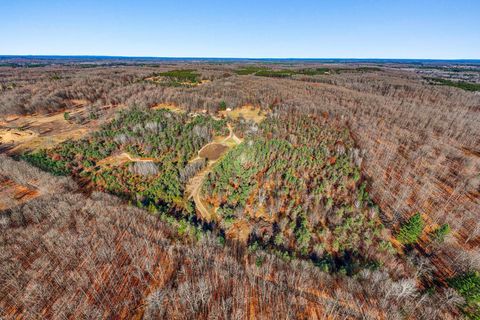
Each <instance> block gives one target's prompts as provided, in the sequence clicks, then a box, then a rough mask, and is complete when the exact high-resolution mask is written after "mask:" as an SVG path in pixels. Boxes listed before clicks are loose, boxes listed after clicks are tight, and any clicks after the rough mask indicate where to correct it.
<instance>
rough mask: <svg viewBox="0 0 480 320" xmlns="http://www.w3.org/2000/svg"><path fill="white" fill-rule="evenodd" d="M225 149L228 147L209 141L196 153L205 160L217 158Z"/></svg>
mask: <svg viewBox="0 0 480 320" xmlns="http://www.w3.org/2000/svg"><path fill="white" fill-rule="evenodd" d="M227 150H228V147H227V146H225V145H223V144H220V143H211V144H208V145H206V146H205V147H203V148H202V149H201V150H200V151H199V152H198V155H199V157H201V158H206V159H207V160H217V159H218V158H220V156H221V155H222V154H224V153H225V151H227Z"/></svg>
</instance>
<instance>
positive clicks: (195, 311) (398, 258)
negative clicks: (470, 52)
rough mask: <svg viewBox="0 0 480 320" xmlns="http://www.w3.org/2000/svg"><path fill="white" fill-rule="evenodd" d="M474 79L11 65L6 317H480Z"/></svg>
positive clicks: (269, 67)
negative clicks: (471, 80)
mask: <svg viewBox="0 0 480 320" xmlns="http://www.w3.org/2000/svg"><path fill="white" fill-rule="evenodd" d="M463 68H464V67H461V68H460V67H459V68H457V69H458V71H452V70H450V69H448V70H446V69H445V68H444V67H442V66H439V67H438V68H437V69H435V68H433V67H432V68H428V69H426V68H421V67H418V66H415V65H413V66H408V68H407V67H405V66H402V65H395V64H391V65H389V64H375V65H373V64H365V65H359V64H344V65H341V66H339V65H321V64H313V63H312V64H284V65H281V64H280V65H277V64H257V63H250V64H239V63H226V64H209V63H190V62H184V63H178V64H175V65H168V64H166V63H158V64H155V63H151V64H145V63H142V64H135V63H125V64H115V63H112V64H111V65H102V64H101V63H97V64H77V63H69V64H61V63H59V64H55V65H50V64H49V63H45V64H44V65H43V64H42V65H38V66H34V67H26V66H23V65H22V66H16V65H15V66H13V65H6V66H2V67H0V115H1V116H0V138H1V139H0V152H2V153H6V154H8V156H6V155H0V181H2V184H3V185H2V186H1V187H0V227H1V228H2V230H3V232H1V234H2V236H1V240H0V243H1V245H0V246H1V250H0V252H1V255H2V259H1V266H0V270H1V271H0V272H1V275H0V287H1V288H2V289H0V293H1V294H0V314H1V315H2V316H4V317H5V318H7V319H10V318H12V319H13V318H18V317H20V318H28V319H30V318H32V319H33V318H52V319H65V318H105V317H106V318H109V317H110V318H142V317H143V318H145V319H156V318H175V319H192V318H200V319H225V318H231V319H237V318H238V319H244V318H246V317H249V318H258V319H270V318H272V316H278V315H279V314H281V315H282V316H284V317H285V318H287V319H312V318H313V319H315V318H317V319H323V318H329V317H330V318H342V319H343V318H347V319H357V318H362V319H377V318H378V319H404V318H418V319H426V318H428V319H430V318H431V319H456V318H459V317H466V318H472V319H476V318H478V317H479V314H480V300H479V295H478V292H479V288H480V276H479V273H478V272H479V270H480V254H479V244H480V222H479V219H478V215H479V212H480V178H479V173H480V149H479V146H480V127H479V123H480V118H479V114H480V113H479V111H480V96H479V95H478V93H475V88H476V87H477V86H478V84H477V83H474V82H466V81H465V80H456V79H455V78H451V77H448V78H446V77H445V78H441V76H442V75H443V74H445V73H446V72H449V74H450V73H455V75H458V77H459V79H464V78H462V72H463V71H462V69H463ZM472 68H473V69H475V70H476V68H477V67H476V66H470V67H469V69H466V71H465V72H469V73H471V72H472V71H469V70H470V69H472ZM426 72H428V73H426ZM426 74H427V75H428V76H426Z"/></svg>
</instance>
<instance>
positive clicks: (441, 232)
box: [432, 223, 451, 243]
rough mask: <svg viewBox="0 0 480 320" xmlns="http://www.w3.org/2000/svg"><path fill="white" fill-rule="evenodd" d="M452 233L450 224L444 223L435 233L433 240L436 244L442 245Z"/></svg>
mask: <svg viewBox="0 0 480 320" xmlns="http://www.w3.org/2000/svg"><path fill="white" fill-rule="evenodd" d="M450 231H451V229H450V225H449V224H448V223H444V224H442V225H441V226H440V227H438V228H436V229H435V230H434V231H433V234H432V239H433V240H434V241H436V242H439V243H442V242H443V241H445V237H446V236H447V235H448V234H449V233H450Z"/></svg>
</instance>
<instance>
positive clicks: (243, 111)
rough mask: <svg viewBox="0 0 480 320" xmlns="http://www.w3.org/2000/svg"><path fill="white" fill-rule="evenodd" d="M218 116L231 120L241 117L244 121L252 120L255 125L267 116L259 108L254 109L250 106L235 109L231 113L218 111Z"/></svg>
mask: <svg viewBox="0 0 480 320" xmlns="http://www.w3.org/2000/svg"><path fill="white" fill-rule="evenodd" d="M219 113H220V115H222V116H225V117H230V118H232V119H238V118H240V117H243V118H244V119H245V120H252V121H254V122H255V123H260V122H262V121H263V120H264V119H265V117H266V116H267V115H266V113H265V112H264V111H262V110H261V109H260V108H257V107H254V106H252V105H245V106H243V107H240V108H235V109H233V110H231V111H227V110H224V111H219Z"/></svg>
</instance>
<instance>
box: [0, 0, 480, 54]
mask: <svg viewBox="0 0 480 320" xmlns="http://www.w3.org/2000/svg"><path fill="white" fill-rule="evenodd" d="M0 30H1V31H2V33H1V36H0V55H9V54H52V55H53V54H54V55H117V56H161V57H244V58H262V57H263V58H267V57H268V58H289V57H290V58H432V59H479V58H480V0H456V1H453V0H449V1H444V0H416V1H411V0H396V1H386V0H377V1H373V0H356V1H355V0H349V1H347V0H316V1H304V0H297V1H294V0H290V1H283V0H277V1H270V0H268V1H261V0H256V1H251V0H243V1H228V0H224V1H210V0H203V1H179V0H176V1H175V0H172V1H153V0H137V1H121V0H117V1H113V0H103V1H102V0H97V1H93V0H82V1H74V0H64V1H61V0H43V1H42V0H13V1H11V0H0Z"/></svg>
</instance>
